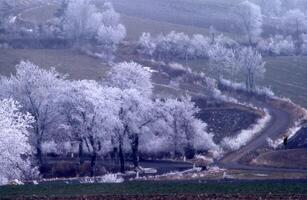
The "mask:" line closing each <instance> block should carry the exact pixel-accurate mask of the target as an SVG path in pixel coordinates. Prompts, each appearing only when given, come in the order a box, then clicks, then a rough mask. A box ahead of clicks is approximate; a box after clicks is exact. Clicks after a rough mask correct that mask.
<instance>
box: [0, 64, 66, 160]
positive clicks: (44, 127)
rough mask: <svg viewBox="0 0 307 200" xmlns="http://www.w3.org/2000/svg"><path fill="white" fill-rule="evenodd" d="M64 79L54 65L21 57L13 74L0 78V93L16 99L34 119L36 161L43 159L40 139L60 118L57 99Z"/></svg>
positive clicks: (50, 130)
mask: <svg viewBox="0 0 307 200" xmlns="http://www.w3.org/2000/svg"><path fill="white" fill-rule="evenodd" d="M64 79H65V77H64V76H62V75H61V74H59V73H58V72H56V71H55V70H54V69H50V70H45V69H41V68H40V67H38V66H37V65H35V64H33V63H30V62H24V61H22V62H21V63H20V64H18V65H17V66H16V75H11V77H9V78H6V77H2V78H1V87H0V95H1V96H2V97H4V98H14V99H15V100H17V101H18V102H19V103H20V105H21V106H22V109H23V110H24V111H26V112H29V113H30V114H31V115H32V116H33V117H34V119H35V122H34V123H33V135H32V136H31V138H32V140H33V141H32V142H33V143H34V146H35V149H36V157H37V159H38V162H39V165H41V164H42V162H43V161H42V150H41V144H42V141H43V139H44V137H45V136H47V135H48V134H49V133H50V132H52V129H53V128H54V126H56V124H58V122H59V121H60V120H61V114H60V112H59V109H58V101H59V99H60V97H61V94H62V89H63V88H64V87H63V86H64V85H65V84H64V82H65V81H64Z"/></svg>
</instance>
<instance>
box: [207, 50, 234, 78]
mask: <svg viewBox="0 0 307 200" xmlns="http://www.w3.org/2000/svg"><path fill="white" fill-rule="evenodd" d="M209 60H210V68H211V70H212V71H213V72H214V73H215V74H216V76H218V77H222V76H223V75H228V76H230V77H231V79H232V80H233V81H234V79H235V77H236V75H237V74H236V73H237V72H238V63H237V62H238V55H237V51H236V50H235V49H229V48H226V47H224V46H222V45H220V44H215V45H214V46H212V47H211V48H210V50H209Z"/></svg>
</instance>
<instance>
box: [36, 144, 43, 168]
mask: <svg viewBox="0 0 307 200" xmlns="http://www.w3.org/2000/svg"><path fill="white" fill-rule="evenodd" d="M36 158H37V162H38V166H39V168H41V167H42V166H43V152H42V147H41V142H38V143H37V146H36Z"/></svg>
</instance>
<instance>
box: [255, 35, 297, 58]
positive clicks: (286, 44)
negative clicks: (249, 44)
mask: <svg viewBox="0 0 307 200" xmlns="http://www.w3.org/2000/svg"><path fill="white" fill-rule="evenodd" d="M257 49H258V50H259V51H260V52H261V53H263V54H266V55H276V56H291V55H294V54H295V44H294V41H293V39H292V37H289V36H288V37H284V36H282V35H275V36H274V37H270V38H268V39H261V40H260V41H259V42H258V44H257Z"/></svg>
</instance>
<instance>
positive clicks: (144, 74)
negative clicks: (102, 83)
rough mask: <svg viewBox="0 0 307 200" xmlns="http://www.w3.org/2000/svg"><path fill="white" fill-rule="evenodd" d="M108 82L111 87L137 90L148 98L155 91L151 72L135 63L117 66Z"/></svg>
mask: <svg viewBox="0 0 307 200" xmlns="http://www.w3.org/2000/svg"><path fill="white" fill-rule="evenodd" d="M107 81H108V84H109V85H110V86H111V87H117V88H120V89H122V90H124V89H135V90H137V91H139V92H140V93H142V94H144V95H147V96H150V95H151V93H152V89H153V85H152V82H151V72H149V71H148V70H147V69H146V68H144V67H143V66H142V65H140V64H138V63H135V62H123V63H119V64H116V65H115V66H114V67H113V68H112V69H111V70H110V72H109V73H108V77H107Z"/></svg>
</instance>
